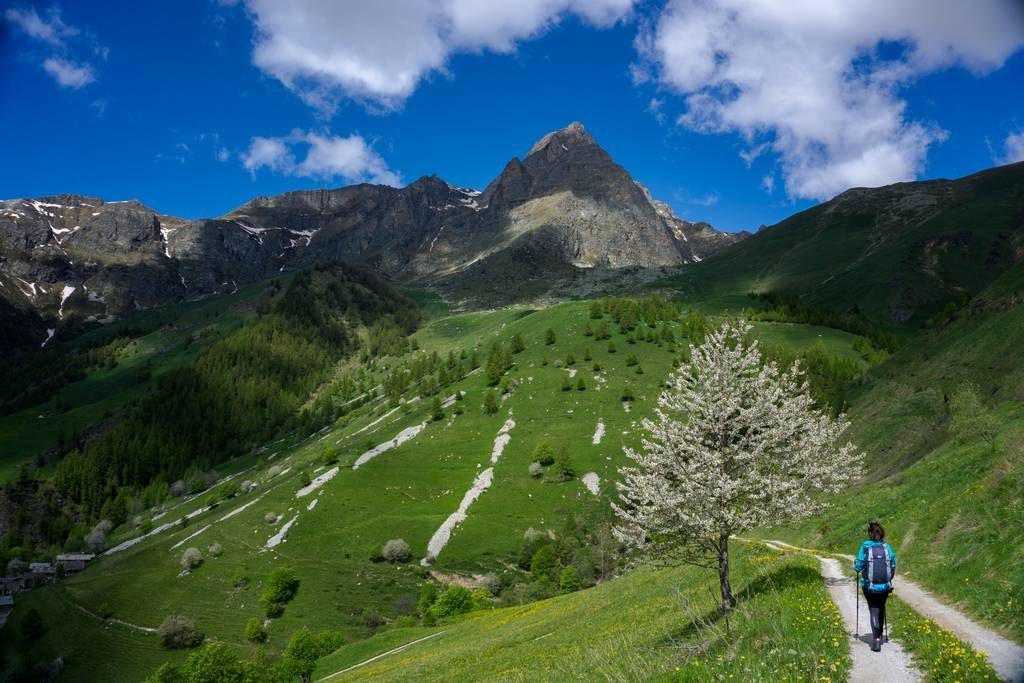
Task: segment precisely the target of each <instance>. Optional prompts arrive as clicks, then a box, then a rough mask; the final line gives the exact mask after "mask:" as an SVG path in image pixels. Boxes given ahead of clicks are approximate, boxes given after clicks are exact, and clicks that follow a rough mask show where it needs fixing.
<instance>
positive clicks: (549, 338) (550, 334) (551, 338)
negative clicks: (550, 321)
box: [544, 327, 555, 346]
mask: <svg viewBox="0 0 1024 683" xmlns="http://www.w3.org/2000/svg"><path fill="white" fill-rule="evenodd" d="M544 343H545V344H547V345H548V346H551V345H552V344H554V343H555V331H554V330H553V329H551V328H550V327H549V328H548V329H547V332H545V333H544Z"/></svg>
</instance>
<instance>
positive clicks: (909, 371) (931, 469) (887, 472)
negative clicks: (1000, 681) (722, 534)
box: [772, 266, 1024, 639]
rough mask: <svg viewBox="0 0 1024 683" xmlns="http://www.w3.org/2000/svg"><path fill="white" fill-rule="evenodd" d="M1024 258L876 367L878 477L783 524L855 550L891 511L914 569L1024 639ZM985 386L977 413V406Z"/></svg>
mask: <svg viewBox="0 0 1024 683" xmlns="http://www.w3.org/2000/svg"><path fill="white" fill-rule="evenodd" d="M1022 297H1024V267H1022V266H1015V267H1014V268H1013V269H1011V270H1009V271H1007V272H1006V273H1005V274H1004V275H1003V276H1002V277H1000V278H999V279H998V280H997V281H996V282H995V283H993V284H992V285H991V286H990V287H989V288H987V289H986V290H985V291H984V292H982V293H981V294H980V295H978V296H977V297H976V298H975V299H974V300H972V301H971V302H970V304H969V305H968V306H966V307H965V308H963V309H962V310H961V311H960V312H958V313H957V314H956V315H955V316H954V318H953V319H952V320H950V321H949V322H948V323H946V324H945V325H944V326H942V327H941V328H939V329H935V330H932V331H929V332H928V333H927V334H924V335H922V336H921V337H920V338H919V339H918V340H917V342H916V343H915V344H913V345H910V346H907V347H906V348H904V349H903V350H901V351H900V352H899V353H897V354H896V355H895V356H893V357H892V358H891V359H890V360H889V361H888V362H886V363H885V364H883V365H881V366H879V367H878V368H876V369H875V370H874V371H873V372H872V373H871V375H870V381H869V383H868V384H866V385H865V386H864V387H863V388H862V389H861V390H860V391H859V395H857V396H856V398H855V399H854V402H853V408H852V410H851V411H850V414H851V418H852V420H853V437H854V439H855V440H856V441H857V442H858V443H859V444H860V445H861V446H862V447H863V448H864V449H865V451H866V454H867V456H868V458H869V462H870V463H871V465H872V468H871V470H870V479H871V483H870V484H868V485H867V486H866V487H864V488H861V489H858V490H856V491H853V492H851V493H850V494H847V495H844V496H842V497H841V498H840V499H839V500H838V501H837V502H836V505H835V508H834V511H833V512H831V513H829V514H827V515H825V516H824V517H823V518H821V519H816V520H812V521H809V522H808V523H806V524H803V525H800V526H799V527H797V528H796V529H792V530H778V531H777V532H775V531H773V532H772V533H778V534H781V535H783V536H786V537H788V538H791V539H794V540H797V541H799V542H802V543H804V544H809V545H816V546H821V547H828V548H833V549H837V550H841V551H843V552H847V553H850V552H853V549H854V548H855V546H856V539H857V538H859V537H860V535H861V533H862V530H863V527H864V526H865V524H866V523H867V522H868V521H869V520H870V519H878V520H881V521H882V522H883V523H884V524H885V525H886V526H887V527H888V529H889V531H890V534H891V537H892V543H893V546H894V548H895V549H896V551H897V552H898V553H901V554H902V556H903V560H902V567H903V569H904V570H905V571H906V572H907V573H908V574H910V575H912V576H914V577H916V578H918V579H920V580H921V581H922V582H923V583H924V584H926V585H928V586H929V587H930V588H932V589H933V590H936V591H937V592H939V593H941V594H943V595H944V596H946V597H948V598H949V599H951V600H952V601H954V602H957V603H960V604H961V605H963V606H964V607H965V608H966V609H967V610H968V611H969V612H971V613H973V614H975V615H977V616H979V617H981V618H982V619H984V620H985V621H987V622H989V623H991V624H993V625H995V626H997V627H1000V628H1002V629H1004V630H1005V631H1006V632H1008V633H1009V634H1012V635H1013V636H1015V637H1016V638H1018V639H1022V638H1024V516H1022V514H1024V405H1022V400H1024V393H1022V389H1024V374H1022V373H1024V368H1022V367H1021V363H1020V354H1019V349H1020V348H1021V347H1022V344H1024V307H1021V306H1020V304H1019V302H1020V301H1021V300H1022ZM966 385H974V387H975V390H974V391H973V392H971V393H973V394H974V395H975V396H976V397H978V398H979V399H980V403H981V406H980V408H978V409H977V410H978V411H979V413H978V414H977V415H974V416H973V417H972V415H970V414H968V415H965V414H964V413H965V412H969V411H967V408H966V407H965V406H963V405H962V404H961V403H960V402H958V401H959V400H960V399H962V397H963V394H962V393H961V392H963V390H964V387H965V386H966Z"/></svg>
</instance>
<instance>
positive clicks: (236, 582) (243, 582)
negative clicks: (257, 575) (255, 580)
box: [231, 572, 250, 588]
mask: <svg viewBox="0 0 1024 683" xmlns="http://www.w3.org/2000/svg"><path fill="white" fill-rule="evenodd" d="M249 581H250V579H249V575H248V574H246V573H244V572H235V573H234V574H232V576H231V585H232V586H234V587H235V588H247V587H248V586H249Z"/></svg>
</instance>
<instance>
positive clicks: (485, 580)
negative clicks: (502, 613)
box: [480, 574, 501, 595]
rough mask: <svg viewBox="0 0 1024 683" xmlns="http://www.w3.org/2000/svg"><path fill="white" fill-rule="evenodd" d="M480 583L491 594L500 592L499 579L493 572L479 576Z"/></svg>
mask: <svg viewBox="0 0 1024 683" xmlns="http://www.w3.org/2000/svg"><path fill="white" fill-rule="evenodd" d="M480 584H481V585H482V586H483V587H484V588H486V589H487V590H488V591H490V593H491V595H497V594H498V593H500V592H501V579H499V578H498V577H497V575H495V574H485V575H483V576H482V577H480Z"/></svg>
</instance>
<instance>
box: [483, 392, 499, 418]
mask: <svg viewBox="0 0 1024 683" xmlns="http://www.w3.org/2000/svg"><path fill="white" fill-rule="evenodd" d="M483 408H484V415H494V414H495V413H496V412H498V401H497V399H496V398H494V392H493V391H488V392H487V393H486V394H484V405H483Z"/></svg>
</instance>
